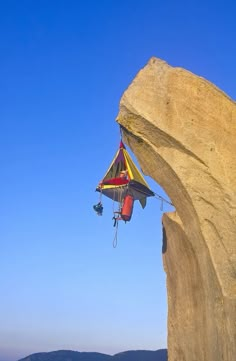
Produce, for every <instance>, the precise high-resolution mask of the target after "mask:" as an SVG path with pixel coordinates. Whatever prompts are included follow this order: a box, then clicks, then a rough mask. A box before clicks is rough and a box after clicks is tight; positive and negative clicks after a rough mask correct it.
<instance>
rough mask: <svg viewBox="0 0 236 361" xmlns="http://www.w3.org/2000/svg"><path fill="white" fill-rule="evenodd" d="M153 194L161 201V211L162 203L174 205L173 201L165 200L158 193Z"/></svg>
mask: <svg viewBox="0 0 236 361" xmlns="http://www.w3.org/2000/svg"><path fill="white" fill-rule="evenodd" d="M154 195H155V198H156V199H159V200H160V201H161V211H163V204H164V203H168V204H169V205H170V206H173V207H174V205H173V203H171V202H169V201H167V200H166V199H165V198H163V197H162V196H160V195H159V194H157V193H154Z"/></svg>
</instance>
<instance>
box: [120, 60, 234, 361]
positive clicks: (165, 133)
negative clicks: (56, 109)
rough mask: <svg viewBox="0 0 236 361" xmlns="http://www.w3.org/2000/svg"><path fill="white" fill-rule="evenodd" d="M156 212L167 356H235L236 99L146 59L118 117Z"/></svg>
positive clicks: (215, 360)
mask: <svg viewBox="0 0 236 361" xmlns="http://www.w3.org/2000/svg"><path fill="white" fill-rule="evenodd" d="M117 121H118V123H119V124H120V125H121V127H122V129H123V135H124V141H125V142H126V143H127V144H128V145H129V147H130V148H131V149H132V151H133V152H134V154H135V155H136V157H137V159H138V161H139V163H140V165H141V168H142V170H143V172H144V173H145V174H146V175H149V176H151V177H152V178H153V179H154V180H155V181H156V182H158V184H160V185H161V187H162V188H163V189H164V190H165V192H166V193H167V194H168V196H169V197H170V199H171V201H172V203H173V204H174V206H175V209H176V211H175V212H172V213H166V214H164V215H163V219H162V222H163V242H165V253H163V263H164V269H165V271H166V274H167V294H168V360H169V361H203V360H204V361H219V360H221V361H222V360H224V361H233V360H235V355H236V160H235V159H236V105H235V102H234V101H232V99H230V98H229V97H228V96H227V95H226V94H224V93H223V92H222V91H221V90H220V89H218V88H217V87H216V86H214V85H213V84H211V83H210V82H209V81H207V80H205V79H203V78H201V77H199V76H196V75H194V74H192V73H191V72H189V71H186V70H184V69H182V68H173V67H171V66H169V65H168V64H167V63H166V62H164V61H162V60H159V59H157V58H151V59H150V61H149V62H148V64H147V65H146V66H145V67H144V68H143V69H142V70H141V71H140V72H139V73H138V74H137V76H136V77H135V79H134V80H133V82H132V83H131V85H130V86H129V87H128V89H127V90H126V91H125V93H124V94H123V96H122V98H121V101H120V110H119V114H118V117H117Z"/></svg>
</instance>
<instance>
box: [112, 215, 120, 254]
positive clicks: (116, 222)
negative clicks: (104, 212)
mask: <svg viewBox="0 0 236 361" xmlns="http://www.w3.org/2000/svg"><path fill="white" fill-rule="evenodd" d="M118 225H119V222H118V221H116V220H115V225H114V226H115V227H116V229H115V236H114V239H113V243H112V244H113V248H116V246H117V240H118V238H117V236H118Z"/></svg>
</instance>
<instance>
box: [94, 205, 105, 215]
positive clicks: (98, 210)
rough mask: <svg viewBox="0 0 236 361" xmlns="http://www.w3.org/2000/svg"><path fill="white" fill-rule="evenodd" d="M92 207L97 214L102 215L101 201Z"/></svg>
mask: <svg viewBox="0 0 236 361" xmlns="http://www.w3.org/2000/svg"><path fill="white" fill-rule="evenodd" d="M93 209H94V210H95V212H96V213H97V215H98V216H102V212H103V205H102V203H101V202H99V203H98V204H95V205H94V206H93Z"/></svg>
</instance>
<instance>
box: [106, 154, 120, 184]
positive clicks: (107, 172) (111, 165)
mask: <svg viewBox="0 0 236 361" xmlns="http://www.w3.org/2000/svg"><path fill="white" fill-rule="evenodd" d="M119 152H120V149H119V150H118V151H117V152H116V155H115V157H114V158H113V160H112V162H111V164H110V166H109V168H108V170H107V171H106V174H105V175H104V177H103V178H102V179H108V178H113V177H115V175H113V176H112V175H111V176H110V177H108V176H107V175H108V174H109V172H110V170H111V168H112V167H113V164H114V162H115V160H116V158H117V157H118V154H119Z"/></svg>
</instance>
